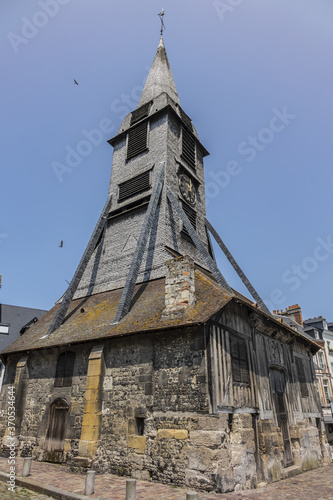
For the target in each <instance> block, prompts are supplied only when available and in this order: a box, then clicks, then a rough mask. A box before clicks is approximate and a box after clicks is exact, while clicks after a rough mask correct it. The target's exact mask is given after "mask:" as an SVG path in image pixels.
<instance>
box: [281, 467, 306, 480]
mask: <svg viewBox="0 0 333 500" xmlns="http://www.w3.org/2000/svg"><path fill="white" fill-rule="evenodd" d="M283 470H284V474H285V476H284V477H285V479H287V478H288V477H294V476H297V475H298V474H301V473H302V469H301V467H300V466H299V465H291V466H290V467H285V468H284V469H283Z"/></svg>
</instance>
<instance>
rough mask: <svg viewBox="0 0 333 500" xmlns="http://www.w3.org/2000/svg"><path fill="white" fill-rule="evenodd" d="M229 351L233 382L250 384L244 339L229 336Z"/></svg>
mask: <svg viewBox="0 0 333 500" xmlns="http://www.w3.org/2000/svg"><path fill="white" fill-rule="evenodd" d="M230 351H231V352H230V354H231V365H232V375H233V379H234V383H239V384H245V385H250V374H249V363H248V357H247V347H246V341H245V340H243V339H237V338H231V339H230Z"/></svg>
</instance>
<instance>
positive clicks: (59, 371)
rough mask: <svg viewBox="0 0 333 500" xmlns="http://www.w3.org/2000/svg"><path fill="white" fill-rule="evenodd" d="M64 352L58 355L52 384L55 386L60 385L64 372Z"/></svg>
mask: <svg viewBox="0 0 333 500" xmlns="http://www.w3.org/2000/svg"><path fill="white" fill-rule="evenodd" d="M65 363H66V353H65V352H63V353H62V354H60V356H59V357H58V363H57V370H56V376H55V381H54V385H55V387H62V382H63V377H64V373H65Z"/></svg>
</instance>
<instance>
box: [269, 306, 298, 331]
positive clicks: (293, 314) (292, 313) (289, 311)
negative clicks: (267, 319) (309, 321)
mask: <svg viewBox="0 0 333 500" xmlns="http://www.w3.org/2000/svg"><path fill="white" fill-rule="evenodd" d="M273 314H274V311H273ZM277 314H280V315H281V316H288V318H291V319H293V320H294V321H296V323H298V324H299V325H301V326H303V316H302V309H301V308H300V306H299V305H298V304H295V305H294V306H289V307H288V308H286V310H285V311H282V310H281V311H277Z"/></svg>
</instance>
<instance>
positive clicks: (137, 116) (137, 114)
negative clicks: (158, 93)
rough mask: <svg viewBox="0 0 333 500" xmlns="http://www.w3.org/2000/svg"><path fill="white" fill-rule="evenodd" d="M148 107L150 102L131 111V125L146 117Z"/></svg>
mask: <svg viewBox="0 0 333 500" xmlns="http://www.w3.org/2000/svg"><path fill="white" fill-rule="evenodd" d="M149 108H150V102H149V103H147V104H144V105H143V106H141V107H140V108H138V109H136V110H135V111H133V113H132V116H131V125H134V123H137V122H138V121H140V120H143V118H146V117H147V116H148V113H149Z"/></svg>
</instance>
